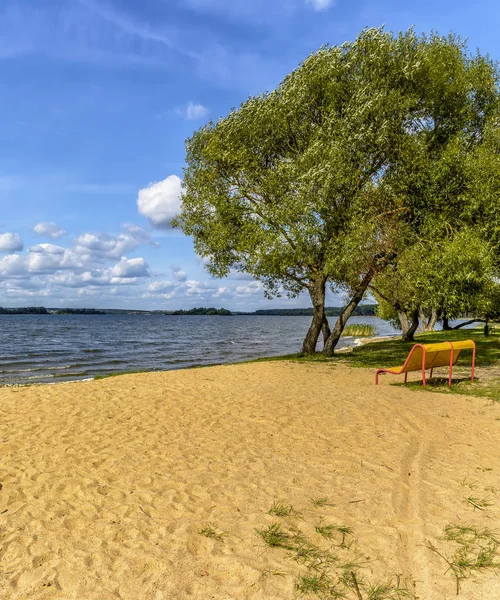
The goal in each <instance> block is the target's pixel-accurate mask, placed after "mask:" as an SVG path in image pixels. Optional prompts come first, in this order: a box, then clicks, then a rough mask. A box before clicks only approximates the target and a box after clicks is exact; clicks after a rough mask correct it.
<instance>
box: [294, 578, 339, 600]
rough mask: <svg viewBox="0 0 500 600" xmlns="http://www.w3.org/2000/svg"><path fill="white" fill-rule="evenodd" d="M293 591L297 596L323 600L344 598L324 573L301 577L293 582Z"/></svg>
mask: <svg viewBox="0 0 500 600" xmlns="http://www.w3.org/2000/svg"><path fill="white" fill-rule="evenodd" d="M295 591H296V592H298V594H299V596H305V595H314V596H316V597H317V598H322V599H323V598H324V599H325V600H327V599H328V600H330V599H331V600H333V599H334V598H345V597H346V596H345V593H343V592H342V591H340V590H336V589H335V586H334V583H333V581H332V580H331V579H330V577H329V576H328V575H327V574H326V573H325V572H322V573H306V574H304V575H301V576H300V577H298V579H297V581H296V582H295Z"/></svg>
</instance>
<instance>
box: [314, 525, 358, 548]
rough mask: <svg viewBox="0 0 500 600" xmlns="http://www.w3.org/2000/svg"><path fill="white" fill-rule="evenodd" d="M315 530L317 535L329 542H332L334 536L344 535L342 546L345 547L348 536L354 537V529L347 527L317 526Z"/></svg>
mask: <svg viewBox="0 0 500 600" xmlns="http://www.w3.org/2000/svg"><path fill="white" fill-rule="evenodd" d="M315 529H316V532H317V533H319V534H320V535H321V536H322V537H324V538H326V539H328V540H331V539H332V538H333V537H334V534H336V533H340V534H341V535H342V541H341V542H340V545H341V546H345V540H346V537H347V536H348V535H351V536H352V535H354V532H353V530H352V528H351V527H348V526H347V525H317V526H316V527H315Z"/></svg>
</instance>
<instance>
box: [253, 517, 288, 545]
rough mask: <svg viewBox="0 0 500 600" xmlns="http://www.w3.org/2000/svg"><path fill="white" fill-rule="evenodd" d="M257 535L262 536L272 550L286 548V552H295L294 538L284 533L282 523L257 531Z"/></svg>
mask: <svg viewBox="0 0 500 600" xmlns="http://www.w3.org/2000/svg"><path fill="white" fill-rule="evenodd" d="M255 531H256V533H257V535H260V537H261V538H262V540H263V541H264V544H265V545H266V546H269V547H270V548H284V549H285V550H294V549H295V548H296V545H295V544H294V540H293V537H292V536H291V535H290V534H289V533H288V532H286V531H284V529H283V527H282V525H281V523H271V525H269V526H268V527H267V528H266V529H256V530H255Z"/></svg>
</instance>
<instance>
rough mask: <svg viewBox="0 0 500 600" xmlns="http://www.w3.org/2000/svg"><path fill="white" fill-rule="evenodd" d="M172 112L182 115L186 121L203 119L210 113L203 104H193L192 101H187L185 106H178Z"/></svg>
mask: <svg viewBox="0 0 500 600" xmlns="http://www.w3.org/2000/svg"><path fill="white" fill-rule="evenodd" d="M174 112H175V114H176V115H177V116H178V117H182V118H183V119H187V120H188V121H197V120H198V119H204V118H205V117H207V116H208V115H209V113H210V111H209V110H208V108H207V107H206V106H203V104H195V103H194V102H188V103H187V104H186V106H178V107H177V108H176V109H175V111H174Z"/></svg>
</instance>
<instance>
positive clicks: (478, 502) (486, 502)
mask: <svg viewBox="0 0 500 600" xmlns="http://www.w3.org/2000/svg"><path fill="white" fill-rule="evenodd" d="M465 501H466V502H467V503H468V504H470V505H471V506H473V507H474V509H476V508H477V509H479V510H486V509H487V508H488V506H493V502H491V498H475V497H474V496H469V497H468V498H466V499H465Z"/></svg>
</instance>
